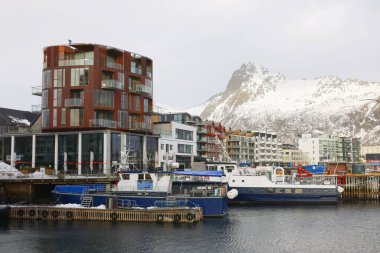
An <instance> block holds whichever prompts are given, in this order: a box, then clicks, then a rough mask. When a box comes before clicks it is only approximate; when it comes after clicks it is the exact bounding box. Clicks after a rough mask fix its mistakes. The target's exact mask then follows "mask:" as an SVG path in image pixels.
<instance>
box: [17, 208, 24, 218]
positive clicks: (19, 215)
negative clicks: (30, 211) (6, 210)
mask: <svg viewBox="0 0 380 253" xmlns="http://www.w3.org/2000/svg"><path fill="white" fill-rule="evenodd" d="M24 214H25V211H24V210H21V209H20V210H18V211H17V216H18V217H22V216H24Z"/></svg>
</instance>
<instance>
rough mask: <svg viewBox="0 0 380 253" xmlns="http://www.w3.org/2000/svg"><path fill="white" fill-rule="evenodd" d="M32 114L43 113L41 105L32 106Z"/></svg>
mask: <svg viewBox="0 0 380 253" xmlns="http://www.w3.org/2000/svg"><path fill="white" fill-rule="evenodd" d="M31 111H32V112H41V104H39V105H32V110H31Z"/></svg>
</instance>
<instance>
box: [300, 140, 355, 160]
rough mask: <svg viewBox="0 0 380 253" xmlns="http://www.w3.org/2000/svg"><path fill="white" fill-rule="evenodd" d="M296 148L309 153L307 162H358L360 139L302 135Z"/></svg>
mask: <svg viewBox="0 0 380 253" xmlns="http://www.w3.org/2000/svg"><path fill="white" fill-rule="evenodd" d="M298 148H299V149H300V150H302V151H303V152H307V153H309V162H310V163H311V164H318V163H320V162H358V161H359V157H360V139H358V138H350V137H341V136H336V135H328V134H320V135H311V134H302V136H301V138H299V139H298Z"/></svg>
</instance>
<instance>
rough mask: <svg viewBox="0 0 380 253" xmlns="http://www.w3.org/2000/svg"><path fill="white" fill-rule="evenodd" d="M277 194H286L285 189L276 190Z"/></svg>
mask: <svg viewBox="0 0 380 253" xmlns="http://www.w3.org/2000/svg"><path fill="white" fill-rule="evenodd" d="M275 193H284V189H275Z"/></svg>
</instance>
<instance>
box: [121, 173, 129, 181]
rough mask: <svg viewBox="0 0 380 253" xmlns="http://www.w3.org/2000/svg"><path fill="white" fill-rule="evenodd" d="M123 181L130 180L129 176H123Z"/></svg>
mask: <svg viewBox="0 0 380 253" xmlns="http://www.w3.org/2000/svg"><path fill="white" fill-rule="evenodd" d="M121 177H122V178H123V180H129V174H121Z"/></svg>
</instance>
